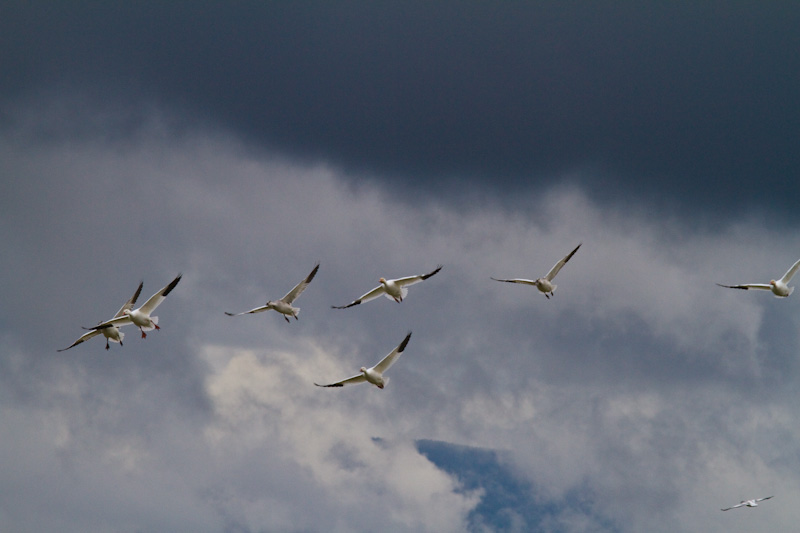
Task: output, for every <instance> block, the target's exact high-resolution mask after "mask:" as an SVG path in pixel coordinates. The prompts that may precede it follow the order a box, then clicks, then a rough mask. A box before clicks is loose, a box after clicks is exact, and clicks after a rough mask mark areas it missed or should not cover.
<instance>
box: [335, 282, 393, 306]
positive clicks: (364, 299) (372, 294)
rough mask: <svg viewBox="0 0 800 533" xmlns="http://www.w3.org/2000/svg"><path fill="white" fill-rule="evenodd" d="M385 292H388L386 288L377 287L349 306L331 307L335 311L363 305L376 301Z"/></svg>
mask: <svg viewBox="0 0 800 533" xmlns="http://www.w3.org/2000/svg"><path fill="white" fill-rule="evenodd" d="M384 292H386V289H385V287H384V286H383V285H378V286H377V287H375V288H374V289H372V290H371V291H369V292H368V293H366V294H364V295H362V296H360V297H359V298H358V299H356V300H353V301H352V302H350V303H349V304H347V305H342V306H336V305H332V306H331V307H333V308H334V309H347V308H348V307H353V306H354V305H358V304H362V303H364V302H368V301H370V300H374V299H375V298H377V297H378V296H380V295H381V294H383V293H384Z"/></svg>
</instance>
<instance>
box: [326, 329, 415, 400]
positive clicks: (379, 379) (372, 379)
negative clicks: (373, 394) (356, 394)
mask: <svg viewBox="0 0 800 533" xmlns="http://www.w3.org/2000/svg"><path fill="white" fill-rule="evenodd" d="M410 338H411V332H410V331H409V332H408V335H406V338H405V339H403V342H401V343H400V344H399V345H398V346H397V348H395V349H394V350H392V351H391V352H389V355H387V356H386V357H384V358H383V359H381V362H380V363H378V364H377V365H375V366H373V367H372V368H367V367H364V366H362V367H361V373H360V374H358V375H356V376H353V377H351V378H347V379H343V380H342V381H337V382H336V383H331V384H329V385H320V384H319V383H314V385H316V386H317V387H344V386H345V385H350V384H351V383H364V382H365V381H366V382H367V383H372V384H373V385H375V386H376V387H378V388H379V389H382V388H383V387H385V386H386V384H387V383H389V378H384V377H383V373H384V372H386V371H387V370H389V367H390V366H392V364H393V363H394V362H395V361H396V360H397V358H398V357H400V354H401V353H403V350H405V349H406V344H408V339H410Z"/></svg>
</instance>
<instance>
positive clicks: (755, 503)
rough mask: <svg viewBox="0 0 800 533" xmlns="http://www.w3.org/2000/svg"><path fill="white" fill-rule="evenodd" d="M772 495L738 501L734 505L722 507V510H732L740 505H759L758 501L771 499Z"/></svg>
mask: <svg viewBox="0 0 800 533" xmlns="http://www.w3.org/2000/svg"><path fill="white" fill-rule="evenodd" d="M770 498H772V496H767V497H766V498H758V499H755V500H742V503H737V504H736V505H734V506H733V507H726V508H725V509H721V510H722V511H730V510H731V509H736V508H738V507H758V502H763V501H764V500H769V499H770Z"/></svg>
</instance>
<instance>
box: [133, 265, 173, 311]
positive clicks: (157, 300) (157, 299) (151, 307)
mask: <svg viewBox="0 0 800 533" xmlns="http://www.w3.org/2000/svg"><path fill="white" fill-rule="evenodd" d="M181 277H182V274H178V277H177V278H175V279H173V280H172V281H170V282H169V285H167V286H166V287H164V288H163V289H161V290H160V291H158V292H157V293H155V294H154V295H152V296H151V297H150V299H149V300H147V301H146V302H145V303H144V305H143V306H141V307H140V308H139V309H140V310H141V311H142V313H145V314H146V315H149V314H150V313H152V312H153V311H155V309H156V307H158V306H159V305H161V302H163V301H164V298H166V297H167V295H168V294H169V293H171V292H172V289H174V288H175V286H176V285H177V284H178V282H179V281H180V280H181Z"/></svg>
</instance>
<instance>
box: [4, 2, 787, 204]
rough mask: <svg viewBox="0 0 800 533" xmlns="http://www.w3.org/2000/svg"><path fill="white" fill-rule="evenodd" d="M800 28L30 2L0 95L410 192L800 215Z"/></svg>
mask: <svg viewBox="0 0 800 533" xmlns="http://www.w3.org/2000/svg"><path fill="white" fill-rule="evenodd" d="M798 16H800V11H799V10H797V9H796V8H794V6H789V5H778V4H770V5H766V6H765V5H758V6H755V5H748V4H736V5H728V4H725V5H722V4H717V3H705V4H703V5H688V4H670V5H654V4H652V3H645V4H641V5H636V6H624V7H621V6H618V5H616V4H613V5H605V6H604V5H596V6H585V5H581V6H580V8H578V6H576V5H571V4H564V3H563V2H545V3H536V4H504V5H500V6H498V5H494V4H486V5H473V6H470V7H469V8H465V7H464V6H463V4H462V3H461V2H436V3H430V2H412V3H404V4H403V5H402V6H399V5H398V6H386V5H383V4H381V5H377V4H376V5H370V4H366V3H362V2H345V3H337V4H335V5H331V4H329V3H325V2H294V3H292V4H291V5H288V6H287V5H284V6H276V5H273V4H263V3H260V2H252V3H244V4H238V5H237V6H236V7H235V8H234V7H231V6H229V5H228V4H221V3H220V4H215V3H211V4H205V5H204V6H203V8H202V9H200V8H198V6H195V5H194V4H191V3H173V4H170V5H168V6H166V5H163V4H161V3H158V2H152V3H137V4H132V5H124V6H117V5H114V6H111V5H108V6H106V5H91V4H85V5H74V4H71V5H69V6H52V5H50V4H46V5H36V4H31V3H26V4H21V3H20V4H16V5H13V6H9V7H8V8H7V9H6V10H5V12H4V17H3V21H2V22H0V24H2V26H0V30H1V31H0V34H2V36H3V37H0V39H2V41H0V42H1V43H2V45H3V48H4V49H7V50H14V51H16V53H14V54H9V55H8V57H6V58H4V60H3V61H4V67H5V68H4V70H5V71H6V72H7V73H8V75H7V76H4V77H3V81H2V82H0V98H2V99H3V101H4V102H5V103H6V105H7V106H13V105H16V104H17V103H18V102H19V101H20V100H22V101H30V100H31V99H33V100H35V99H36V97H35V96H34V95H38V94H41V93H43V92H44V93H50V92H56V93H59V94H64V93H73V94H77V95H79V96H82V97H85V98H88V99H89V100H91V101H105V102H111V104H110V105H111V106H113V107H114V108H122V109H128V108H129V107H131V106H133V107H136V106H140V105H144V106H149V105H156V106H161V107H165V108H169V109H170V110H172V111H174V112H176V113H179V114H182V115H186V116H192V117H194V120H197V121H199V122H210V123H214V124H218V125H219V126H220V127H224V128H227V129H230V130H233V131H235V132H237V134H239V135H240V136H241V137H242V138H244V139H246V141H247V142H248V143H251V145H252V146H254V147H259V148H261V147H264V146H266V147H269V149H274V150H278V151H280V152H281V153H284V154H286V155H289V156H290V157H295V158H299V159H302V160H313V161H321V162H324V163H327V164H330V165H333V166H335V167H336V168H340V169H343V170H344V171H345V172H344V175H345V176H348V177H351V179H352V176H354V175H358V176H361V177H368V178H372V179H376V180H380V181H384V180H385V178H386V177H387V176H391V177H392V181H393V182H394V183H398V182H399V183H398V187H400V188H405V185H404V184H406V183H409V182H410V183H411V184H413V186H414V187H423V188H425V189H427V190H431V189H435V190H436V191H437V192H440V193H443V194H451V195H452V194H454V193H459V194H455V196H459V195H460V194H463V191H465V190H466V191H470V190H473V191H474V190H476V189H477V190H479V191H487V190H492V189H493V188H494V187H493V186H492V185H490V183H494V184H500V185H501V186H502V187H501V189H502V190H506V191H507V190H509V189H511V190H515V191H516V190H520V189H522V190H525V191H535V190H539V189H540V188H542V187H549V185H550V184H551V183H552V181H553V180H555V179H559V180H560V179H562V178H563V177H564V176H572V179H574V180H576V181H578V182H580V184H581V185H582V187H584V188H586V190H587V191H589V192H590V193H591V194H592V195H593V196H596V197H597V198H601V199H603V200H604V201H606V202H612V203H619V202H624V201H626V200H627V199H629V198H630V197H631V196H633V197H635V198H640V199H642V200H646V201H647V202H648V203H650V204H651V205H653V204H658V205H659V206H660V208H661V209H662V210H664V211H666V212H669V211H672V210H675V209H681V210H682V211H683V212H684V214H691V215H692V216H697V214H698V213H697V211H698V210H701V211H702V212H703V214H704V215H708V214H710V213H713V215H714V216H721V215H727V216H728V217H729V218H735V217H736V215H735V214H731V213H730V211H728V208H729V206H733V207H734V208H736V209H747V208H749V207H750V206H751V205H753V204H755V205H756V206H758V207H759V208H761V209H768V210H772V209H775V208H780V209H782V210H784V211H785V213H786V216H788V217H792V218H793V217H794V213H795V210H793V209H792V206H793V203H792V200H793V198H794V197H796V196H797V194H798V191H797V189H796V186H795V185H794V183H795V181H796V180H794V175H795V174H796V164H795V161H794V159H793V158H792V155H791V154H793V153H795V152H796V144H797V142H796V139H797V136H796V134H795V133H794V132H795V131H796V130H797V125H798V123H800V120H798V115H797V112H796V111H795V108H796V106H794V105H793V102H794V99H795V95H796V94H797V92H798V91H797V89H798V74H797V73H798V72H800V68H798V64H797V63H798V59H797V57H796V54H794V53H793V51H794V50H796V49H797V48H798V44H800V43H798V36H797V32H796V31H795V28H796V27H797V25H798ZM3 118H4V119H5V120H9V115H8V114H5V116H4V117H3ZM136 120H137V119H136V118H135V115H134V116H132V117H128V120H126V121H124V122H122V123H120V124H118V126H119V127H121V128H125V129H128V128H132V127H135V126H136ZM487 180H488V181H487Z"/></svg>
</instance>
